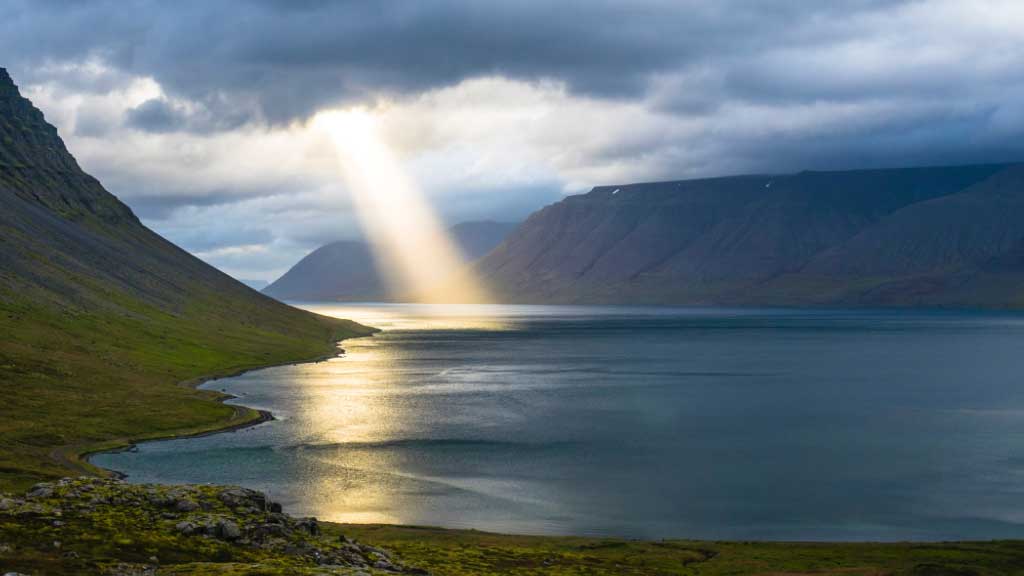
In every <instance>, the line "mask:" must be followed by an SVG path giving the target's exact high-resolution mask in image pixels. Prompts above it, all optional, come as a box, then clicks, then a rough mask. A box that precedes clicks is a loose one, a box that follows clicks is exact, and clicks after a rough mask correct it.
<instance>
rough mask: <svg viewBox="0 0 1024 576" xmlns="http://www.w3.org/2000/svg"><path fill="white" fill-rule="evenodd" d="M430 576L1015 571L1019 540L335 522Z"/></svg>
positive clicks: (1021, 565) (966, 575)
mask: <svg viewBox="0 0 1024 576" xmlns="http://www.w3.org/2000/svg"><path fill="white" fill-rule="evenodd" d="M339 529H340V530H342V531H343V532H344V533H345V534H348V535H349V536H352V537H354V538H356V539H357V540H360V541H362V542H367V543H369V544H373V545H375V546H381V547H384V548H389V549H391V550H393V551H395V552H396V553H398V555H399V556H400V557H401V558H402V559H403V560H405V561H406V562H408V563H410V564H413V565H416V566H421V567H423V568H426V569H428V570H430V572H431V573H432V574H434V575H435V576H469V575H473V576H490V575H499V574H500V575H509V576H518V575H521V576H526V575H534V574H536V575H540V574H544V575H550V576H583V575H589V576H604V575H607V576H613V575H615V576H632V575H637V576H639V575H645V576H657V575H666V576H667V575H704V576H719V575H720V576H727V575H733V574H762V575H783V574H791V575H797V574H843V575H847V576H869V575H870V576H876V575H883V574H893V575H904V574H905V575H909V576H975V575H977V576H981V575H996V574H999V575H1013V574H1024V542H1021V541H994V542H959V543H928V544H914V543H893V544H879V543H849V544H842V543H840V544H836V543H785V542H779V543H773V542H701V541H689V540H665V541H637V540H619V539H610V538H581V537H550V536H512V535H502V534H491V533H486V532H478V531H473V530H444V529H440V528H422V527H409V526H387V525H360V524H347V525H342V526H339Z"/></svg>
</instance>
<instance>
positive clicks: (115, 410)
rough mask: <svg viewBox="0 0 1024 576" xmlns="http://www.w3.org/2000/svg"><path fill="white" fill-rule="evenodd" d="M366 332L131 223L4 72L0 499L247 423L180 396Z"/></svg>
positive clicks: (242, 416)
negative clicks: (281, 298) (90, 460)
mask: <svg viewBox="0 0 1024 576" xmlns="http://www.w3.org/2000/svg"><path fill="white" fill-rule="evenodd" d="M366 333H368V329H367V328H365V327H363V326H360V325H358V324H356V323H354V322H348V321H344V320H337V319H332V318H324V317H320V316H317V315H314V314H310V313H308V312H305V311H301V310H297V309H294V308H291V307H288V306H285V305H284V304H281V303H279V302H276V301H274V300H272V299H270V298H267V297H265V296H262V295H260V294H259V293H257V292H255V291H253V290H251V289H249V288H247V287H245V286H243V285H242V284H240V283H238V282H236V281H235V280H233V279H231V278H230V277H228V276H227V275H225V274H223V273H221V272H219V271H218V270H216V269H214V268H212V267H211V266H209V265H207V264H205V263H203V262H201V261H200V260H198V259H197V258H195V257H193V256H191V255H190V254H188V253H186V252H185V251H183V250H181V249H180V248H178V247H177V246H174V245H173V244H171V243H170V242H168V241H167V240H165V239H163V238H161V237H160V236H159V235H157V234H155V233H154V232H152V231H151V230H149V229H147V228H146V227H145V226H143V225H142V224H141V222H139V220H138V218H136V216H135V215H134V214H133V213H132V211H131V210H130V209H129V208H128V207H127V206H125V205H124V204H122V203H121V202H120V201H119V200H118V199H117V198H116V197H114V196H113V195H111V194H110V193H109V192H107V191H106V190H105V189H104V188H103V186H102V185H101V184H100V183H99V182H98V181H97V180H96V179H95V178H92V177H91V176H89V175H88V174H86V173H85V172H84V171H82V169H81V168H80V167H79V166H78V163H77V162H76V161H75V159H74V158H73V157H72V156H71V154H70V153H69V152H68V151H67V149H66V148H65V146H64V143H63V141H62V140H61V139H60V137H59V135H58V134H57V130H56V128H54V127H53V126H51V125H50V124H49V123H47V122H46V119H45V118H44V116H43V114H42V112H41V111H39V110H38V109H36V108H35V107H34V106H33V105H32V103H31V102H29V101H28V100H27V99H25V98H23V97H22V96H21V95H20V93H19V91H18V89H17V87H16V86H15V85H14V83H13V81H12V80H11V78H10V77H9V76H8V75H7V73H6V72H5V71H4V70H3V69H2V68H0V392H2V394H3V398H2V399H3V401H2V402H0V489H12V488H20V487H24V486H26V485H29V484H32V483H34V482H35V481H38V480H39V479H42V478H47V477H55V476H63V475H68V474H78V473H81V472H82V471H83V470H88V471H92V472H95V470H94V469H91V468H89V467H88V466H87V465H85V464H84V463H82V462H81V461H80V460H79V459H78V458H77V456H78V455H79V454H80V453H82V452H84V451H88V450H92V449H95V448H97V447H109V446H115V445H117V444H122V443H125V442H127V441H128V440H131V439H141V438H152V437H156V436H165V435H170V434H176V433H181V432H195V431H199V430H208V429H212V428H217V427H220V426H225V425H231V424H236V423H239V422H244V421H247V420H252V419H254V418H256V417H257V416H258V414H257V413H256V412H254V411H252V410H245V409H238V408H234V407H231V406H225V405H223V404H221V403H219V402H217V401H216V400H218V399H219V397H218V395H216V394H213V393H210V392H201V391H197V390H194V389H193V388H191V387H189V386H183V385H181V383H182V382H183V381H195V379H197V378H200V377H203V376H212V375H218V374H227V373H231V372H237V371H239V370H241V369H244V368H252V367H257V366H265V365H271V364H278V363H282V362H293V361H301V360H309V359H313V358H316V357H320V356H323V355H325V354H329V353H331V352H332V351H333V350H334V342H335V341H336V340H338V339H341V338H345V337H351V336H356V335H362V334H366Z"/></svg>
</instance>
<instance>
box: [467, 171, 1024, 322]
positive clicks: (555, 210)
mask: <svg viewBox="0 0 1024 576" xmlns="http://www.w3.org/2000/svg"><path fill="white" fill-rule="evenodd" d="M1022 217H1024V165H1021V164H998V165H996V164H993V165H978V166H950V167H927V168H903V169H890V170H855V171H837V172H801V173H798V174H788V175H748V176H735V177H724V178H708V179H699V180H683V181H673V182H656V183H643V184H629V185H617V186H600V187H597V188H594V189H593V190H591V191H590V192H589V193H587V194H582V195H577V196H570V197H567V198H565V199H564V200H562V201H560V202H558V203H556V204H553V205H550V206H547V207H545V208H543V209H541V210H540V211H538V212H536V213H534V214H533V215H531V216H530V217H529V218H528V219H527V220H526V221H525V222H524V223H523V224H522V225H521V226H520V227H519V228H518V229H516V231H515V232H513V233H512V234H510V235H509V237H508V238H507V239H506V241H505V242H504V243H503V244H502V245H501V246H499V247H498V248H497V249H495V250H494V251H493V252H491V253H490V254H488V255H487V256H485V257H484V258H482V259H481V260H480V261H479V262H478V263H477V265H476V269H477V272H478V274H479V275H480V276H481V277H482V278H483V279H484V280H485V281H486V282H487V283H488V284H489V285H490V286H491V287H492V290H493V291H496V293H497V295H498V297H499V298H500V299H501V300H503V301H507V302H531V303H638V304H680V305H785V306H806V305H810V306H822V305H837V306H939V307H996V308H1002V307H1021V306H1024V226H1021V225H1020V224H1019V223H1020V222H1021V221H1022Z"/></svg>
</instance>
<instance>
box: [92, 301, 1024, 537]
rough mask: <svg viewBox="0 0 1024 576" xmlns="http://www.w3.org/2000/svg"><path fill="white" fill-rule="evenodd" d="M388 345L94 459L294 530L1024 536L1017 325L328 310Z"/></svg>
mask: <svg viewBox="0 0 1024 576" xmlns="http://www.w3.org/2000/svg"><path fill="white" fill-rule="evenodd" d="M305 307H307V308H309V309H312V310H315V311H318V312H321V313H327V314H333V315H337V316H341V317H350V318H355V319H357V320H360V321H363V322H365V323H368V324H372V325H375V326H378V327H380V328H383V329H385V332H383V333H381V334H379V335H377V336H375V337H372V338H363V339H357V340H350V341H347V342H345V343H344V348H345V350H346V354H345V355H344V356H343V357H340V358H336V359H334V360H331V361H328V362H321V363H317V364H305V365H296V366H287V367H279V368H271V369H266V370H262V371H257V372H251V373H248V374H245V375H243V376H239V377H235V378H231V379H225V380H220V381H216V382H211V383H209V384H207V385H206V386H207V387H210V388H216V389H225V390H227V391H228V392H231V393H233V394H236V395H238V396H239V399H238V400H237V402H240V403H242V404H245V405H247V406H253V407H257V408H263V409H268V410H271V411H272V412H273V413H274V414H275V415H276V416H277V417H278V420H276V421H273V422H270V423H267V424H263V425H260V426H258V427H255V428H250V429H247V430H243V431H239V432H234V433H225V434H218V435H213V436H207V437H202V438H194V439H185V440H174V441H165V442H152V443H147V444H143V445H141V446H140V447H139V450H138V451H137V452H130V453H121V454H104V455H99V456H97V457H95V458H94V459H93V461H94V462H95V463H97V464H99V465H101V466H105V467H108V468H114V469H117V470H122V471H125V472H127V473H128V474H129V478H130V480H132V481H138V482H216V483H230V484H242V485H245V486H250V487H254V488H258V489H262V490H266V491H267V492H269V493H270V494H271V495H272V496H273V497H274V498H275V499H277V500H279V501H281V502H283V503H284V504H285V506H286V508H287V509H288V510H289V511H291V512H293V513H295V514H304V515H314V516H317V517H319V518H321V519H326V520H333V521H340V522H389V523H401V524H427V525H441V526H448V527H472V528H479V529H483V530H492V531H502V532H521V533H552V534H601V535H618V536H628V537H644V538H661V537H693V538H722V539H725V538H730V539H786V540H790V539H801V540H837V539H842V540H902V539H928V540H936V539H967V538H971V539H975V538H1003V537H1022V536H1024V386H1022V375H1024V316H1020V315H1012V314H986V313H951V312H878V311H872V312H865V311H791V310H722V309H706V310H693V309H667V308H622V307H557V306H415V305H363V306H345V305H317V304H311V305H306V306H305Z"/></svg>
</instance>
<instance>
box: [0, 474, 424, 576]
mask: <svg viewBox="0 0 1024 576" xmlns="http://www.w3.org/2000/svg"><path fill="white" fill-rule="evenodd" d="M0 546H2V547H3V550H4V551H5V553H6V557H7V558H12V557H13V558H33V557H36V556H40V555H43V556H51V557H54V558H55V559H54V561H53V562H54V563H55V564H58V565H60V566H61V567H62V569H65V570H66V571H67V572H68V573H72V572H76V571H81V572H88V573H107V574H145V573H156V572H157V570H158V568H160V567H164V568H167V567H171V566H173V567H174V568H175V573H179V571H184V570H185V569H186V568H187V567H189V566H190V565H193V564H196V563H200V562H203V563H213V564H224V565H225V566H229V565H234V564H239V563H245V564H246V565H248V567H249V569H250V571H251V573H261V574H262V573H275V572H273V570H275V569H279V568H280V569H286V571H285V572H283V573H289V574H292V573H294V574H303V573H306V572H307V571H311V572H310V573H316V574H351V573H358V572H353V571H365V572H364V573H371V572H372V573H389V574H426V572H425V571H423V570H419V569H416V568H413V567H409V566H406V565H405V564H403V563H402V562H401V561H400V560H399V559H398V558H396V557H395V556H393V555H392V554H391V553H390V552H388V551H387V550H383V549H381V548H377V547H374V546H369V545H365V544H361V543H359V542H356V541H355V540H352V539H350V538H348V537H347V536H345V535H344V534H342V533H341V532H340V531H339V530H337V529H336V527H334V526H332V525H329V524H325V523H322V522H319V521H317V519H316V518H294V517H292V516H290V515H288V514H285V513H283V512H282V511H281V506H280V505H279V504H277V503H275V502H272V501H271V500H270V499H269V498H267V496H266V495H265V494H263V493H261V492H258V491H255V490H249V489H246V488H239V487H230V486H229V487H221V486H193V485H185V486H164V485H135V484H128V483H125V482H123V481H120V480H112V479H97V478H77V479H71V478H65V479H63V480H59V481H57V482H49V483H42V484H37V485H36V486H34V487H32V488H31V489H30V490H29V491H28V492H27V493H25V494H23V495H12V494H5V495H2V496H0ZM25 563H26V564H27V565H28V564H30V563H29V562H28V561H26V562H25ZM5 567H8V566H5ZM9 567H10V568H14V569H21V568H20V567H18V566H17V565H15V564H10V566H9ZM263 569H266V570H267V571H268V572H262V571H261V570H263Z"/></svg>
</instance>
